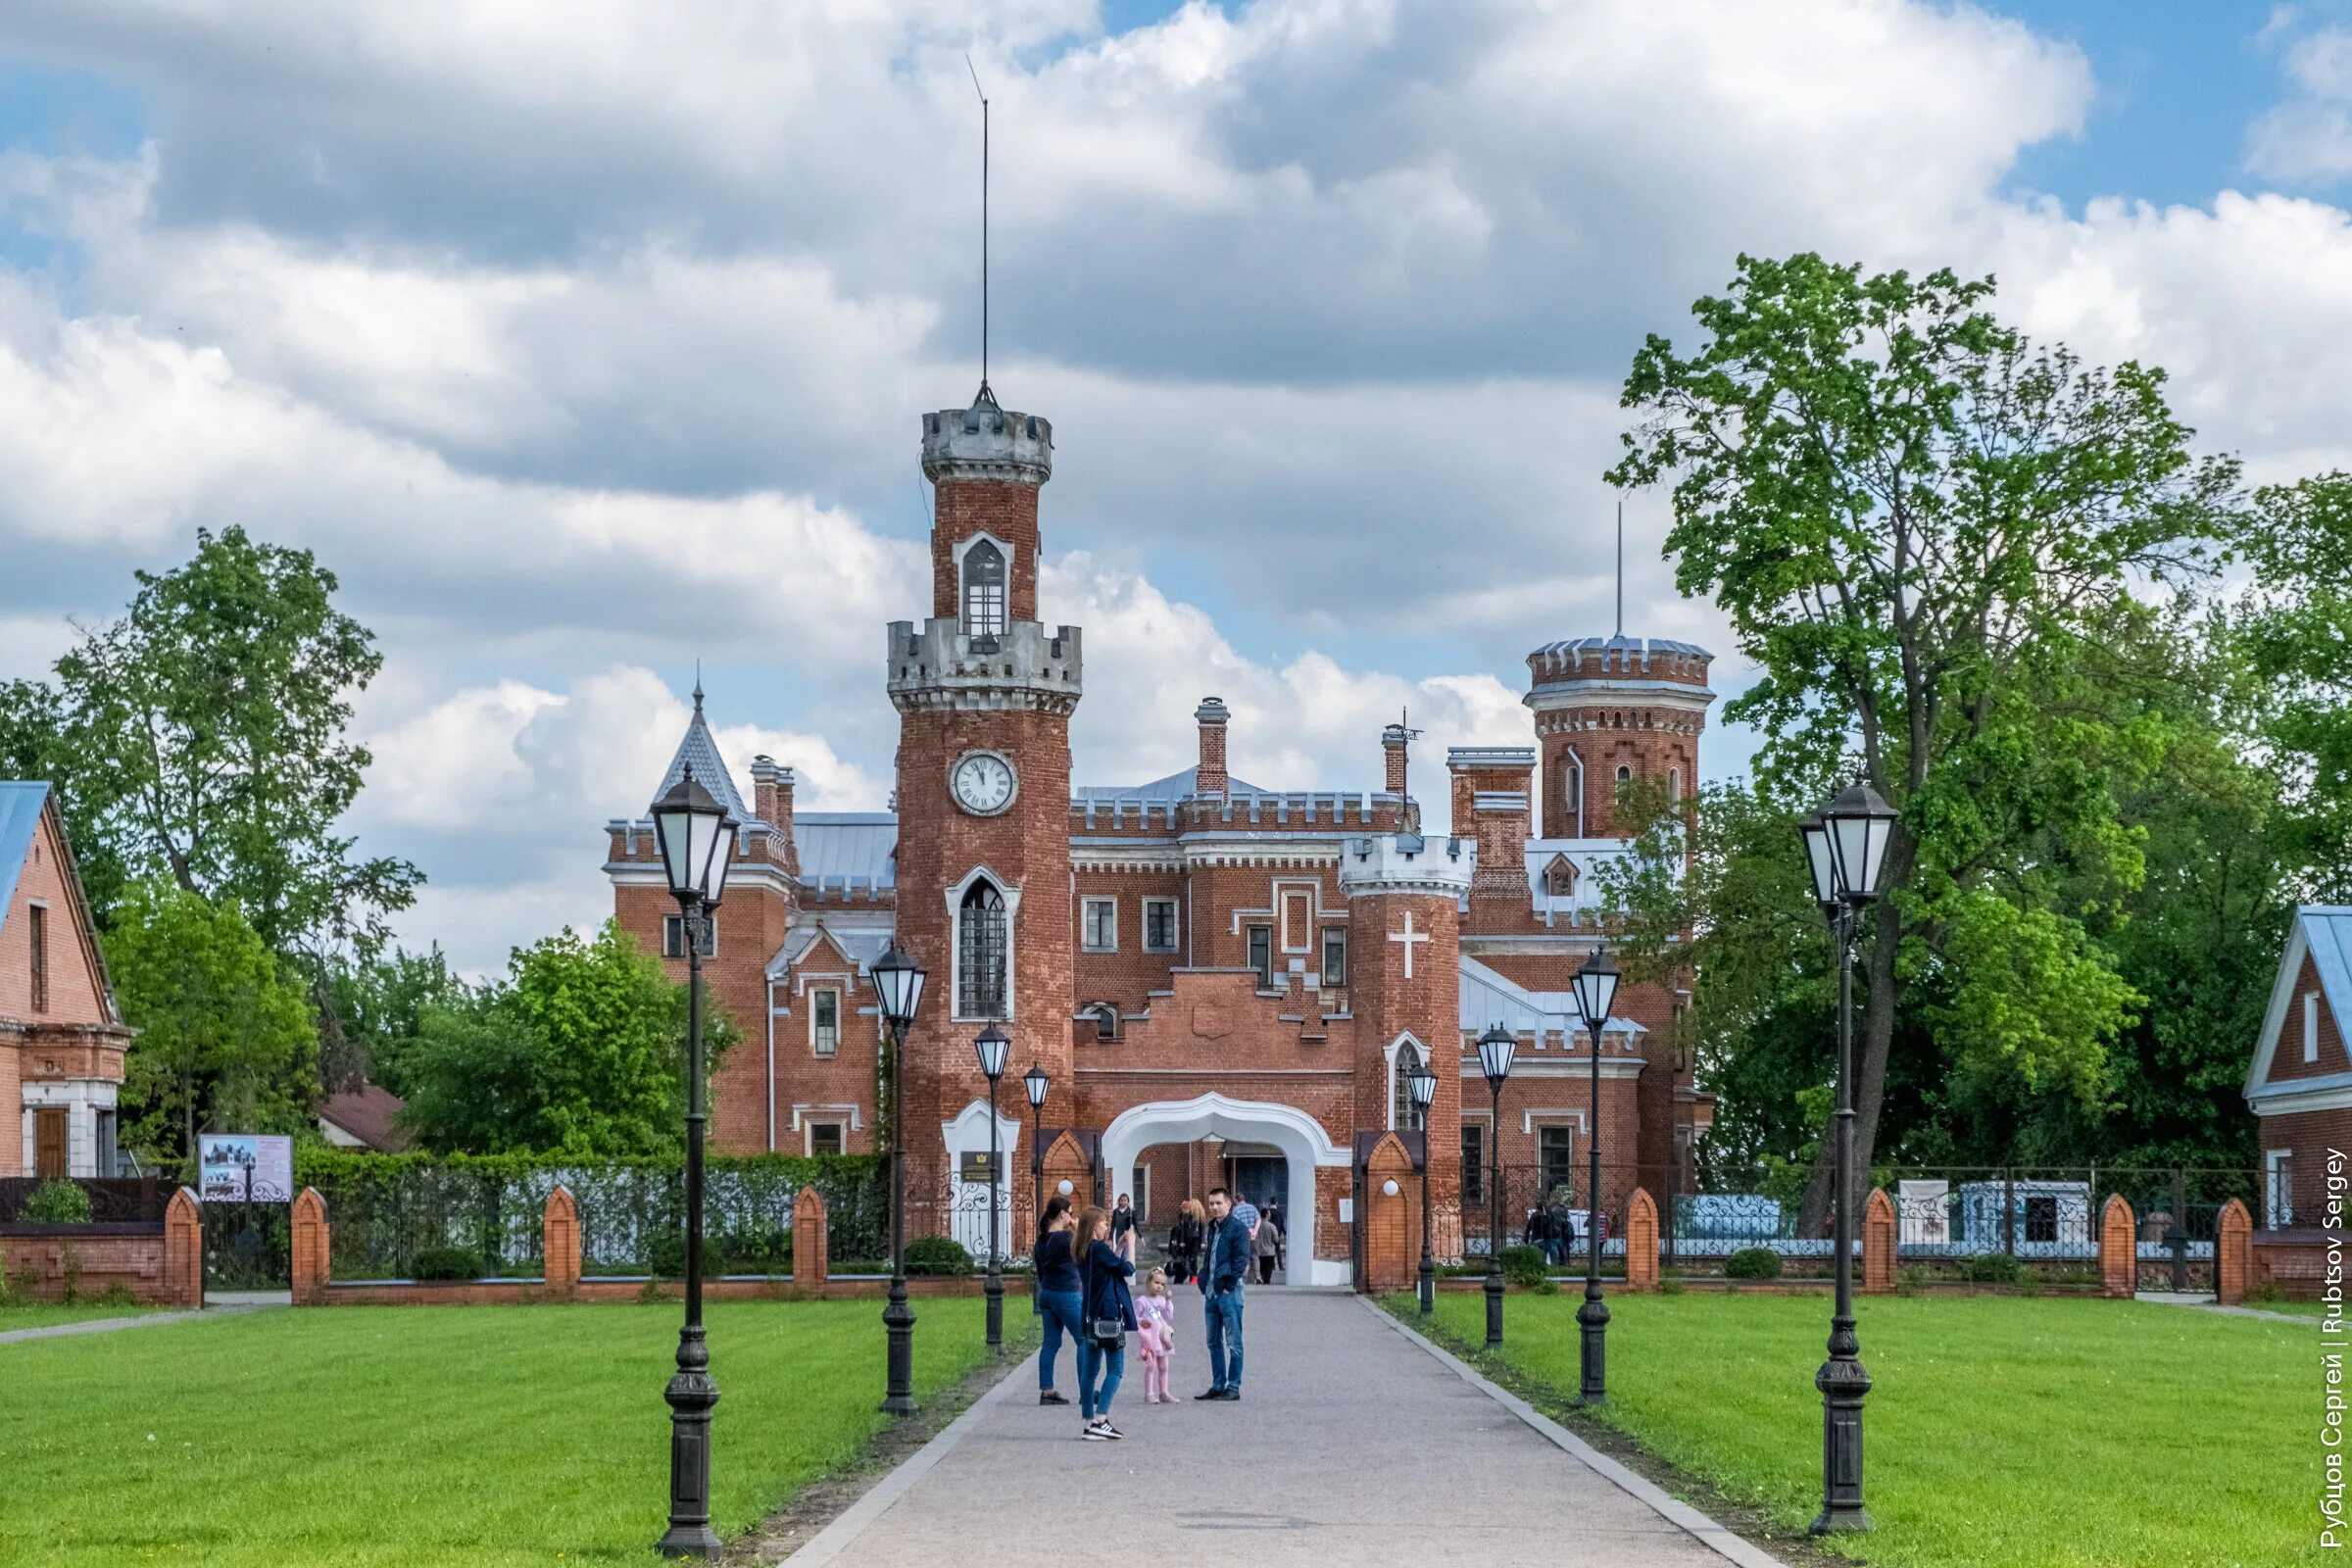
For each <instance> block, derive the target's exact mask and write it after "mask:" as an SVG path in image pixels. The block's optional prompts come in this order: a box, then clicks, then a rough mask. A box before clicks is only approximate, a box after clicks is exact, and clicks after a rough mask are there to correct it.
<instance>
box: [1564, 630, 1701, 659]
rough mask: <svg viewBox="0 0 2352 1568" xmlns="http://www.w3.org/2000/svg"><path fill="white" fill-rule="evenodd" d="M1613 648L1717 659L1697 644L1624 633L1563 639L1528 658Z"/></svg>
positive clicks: (1635, 651) (1594, 651)
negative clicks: (1612, 635) (1631, 635)
mask: <svg viewBox="0 0 2352 1568" xmlns="http://www.w3.org/2000/svg"><path fill="white" fill-rule="evenodd" d="M1613 648H1621V649H1624V650H1625V651H1626V652H1627V653H1631V654H1639V653H1642V652H1643V651H1645V650H1646V651H1647V652H1649V653H1653V654H1692V655H1695V656H1697V657H1698V658H1700V659H1713V658H1714V657H1715V656H1714V655H1713V654H1710V653H1708V652H1707V651H1706V650H1705V649H1704V648H1701V647H1699V646H1698V644H1696V643H1678V642H1675V641H1673V640H1671V639H1669V638H1665V637H1627V636H1625V635H1623V634H1622V633H1621V634H1619V635H1618V636H1615V637H1563V638H1562V639H1560V640H1559V641H1558V642H1556V643H1545V644H1544V646H1543V647H1541V648H1538V649H1537V650H1536V651H1535V652H1534V653H1531V654H1529V655H1528V656H1527V657H1528V658H1530V659H1539V658H1542V657H1544V656H1545V655H1547V654H1568V653H1576V652H1579V651H1582V652H1586V653H1598V652H1601V651H1603V650H1605V649H1613Z"/></svg>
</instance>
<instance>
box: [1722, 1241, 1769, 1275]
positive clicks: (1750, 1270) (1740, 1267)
mask: <svg viewBox="0 0 2352 1568" xmlns="http://www.w3.org/2000/svg"><path fill="white" fill-rule="evenodd" d="M1723 1277H1724V1278H1725V1279H1727V1280H1777V1279H1779V1278H1780V1277H1781V1254H1780V1253H1778V1252H1776V1251H1774V1250H1772V1249H1771V1248H1769V1247H1742V1248H1741V1249H1740V1250H1738V1251H1737V1252H1734V1253H1733V1254H1732V1255H1731V1256H1729V1257H1727V1258H1725V1259H1724V1260H1723Z"/></svg>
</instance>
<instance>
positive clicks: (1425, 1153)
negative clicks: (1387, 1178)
mask: <svg viewBox="0 0 2352 1568" xmlns="http://www.w3.org/2000/svg"><path fill="white" fill-rule="evenodd" d="M1404 1086H1405V1088H1406V1089H1408V1090H1410V1091H1411V1092H1412V1097H1413V1114H1414V1115H1416V1116H1418V1117H1420V1118H1421V1315H1422V1316H1423V1317H1427V1316H1429V1314H1430V1313H1432V1312H1434V1311H1436V1310H1437V1305H1438V1263H1437V1258H1436V1257H1435V1256H1434V1255H1432V1253H1431V1252H1430V1250H1429V1249H1430V1240H1429V1178H1430V1175H1431V1165H1430V1158H1429V1106H1430V1102H1432V1101H1434V1100H1436V1099H1437V1098H1438V1075H1437V1074H1436V1073H1434V1072H1431V1071H1430V1070H1429V1063H1428V1062H1426V1061H1422V1060H1419V1059H1415V1061H1414V1062H1413V1070H1412V1071H1411V1072H1409V1073H1406V1074H1405V1075H1404Z"/></svg>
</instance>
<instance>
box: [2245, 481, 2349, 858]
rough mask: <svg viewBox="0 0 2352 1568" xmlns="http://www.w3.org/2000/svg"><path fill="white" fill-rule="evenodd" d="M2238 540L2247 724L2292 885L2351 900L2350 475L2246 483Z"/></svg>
mask: <svg viewBox="0 0 2352 1568" xmlns="http://www.w3.org/2000/svg"><path fill="white" fill-rule="evenodd" d="M2240 544H2241V547H2242V554H2243V555H2244V558H2245V560H2246V562H2247V564H2249V565H2251V566H2252V567H2253V570H2254V584H2253V590H2252V592H2251V593H2250V594H2249V595H2248V596H2247V601H2246V604H2245V607H2244V609H2243V611H2242V613H2241V615H2240V619H2239V622H2238V625H2239V633H2240V636H2241V638H2242V640H2243V643H2244V647H2245V651H2246V656H2247V659H2248V661H2249V662H2250V664H2251V674H2252V677H2253V679H2254V681H2255V682H2256V683H2257V684H2258V688H2259V690H2260V691H2261V693H2262V701H2261V703H2260V706H2259V708H2258V710H2257V711H2255V713H2254V714H2253V715H2252V716H2253V727H2254V730H2255V733H2256V736H2257V738H2258V740H2259V742H2260V743H2261V746H2262V749H2263V752H2264V754H2265V756H2266V757H2267V759H2268V760H2270V762H2271V764H2272V765H2273V767H2274V768H2275V769H2276V770H2277V772H2278V776H2279V780H2280V784H2281V791H2282V795H2283V800H2282V802H2281V804H2282V806H2283V808H2284V809H2283V811H2282V813H2281V819H2280V827H2281V829H2282V832H2283V834H2284V835H2285V837H2286V838H2287V840H2288V843H2289V846H2290V853H2291V854H2292V856H2293V858H2294V860H2295V863H2296V865H2297V866H2298V869H2299V872H2300V874H2299V876H2298V878H2297V882H2298V886H2299V889H2300V891H2301V892H2303V893H2304V894H2305V895H2307V896H2308V897H2311V898H2314V899H2318V900H2324V901H2327V902H2333V903H2341V902H2344V901H2346V900H2352V473H2346V472H2343V471H2341V470H2338V471H2336V472H2332V473H2326V474H2321V475H2318V476H2317V477H2314V478H2310V479H2305V480H2302V481H2301V482H2299V483H2296V484H2288V485H2269V486H2266V487H2264V488H2263V489H2260V490H2257V491H2256V492H2255V493H2254V506H2253V508H2252V510H2251V512H2250V514H2249V515H2248V518H2247V526H2246V529H2245V531H2244V533H2243V535H2242V536H2241V539H2240Z"/></svg>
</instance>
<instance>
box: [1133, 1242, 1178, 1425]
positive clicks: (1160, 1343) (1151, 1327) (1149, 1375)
mask: <svg viewBox="0 0 2352 1568" xmlns="http://www.w3.org/2000/svg"><path fill="white" fill-rule="evenodd" d="M1135 1343H1136V1348H1138V1349H1140V1350H1142V1351H1143V1353H1144V1402H1145V1403H1146V1404H1174V1403H1175V1402H1176V1400H1175V1398H1174V1397H1172V1396H1170V1395H1169V1393H1168V1361H1169V1358H1170V1357H1172V1356H1174V1355H1175V1353H1176V1303H1175V1302H1174V1301H1173V1300H1171V1299H1169V1298H1168V1271H1167V1270H1166V1269H1164V1268H1155V1269H1153V1270H1152V1273H1151V1275H1150V1276H1149V1277H1148V1278H1147V1279H1146V1281H1145V1282H1144V1294H1143V1295H1142V1296H1141V1297H1139V1298H1137V1299H1136V1303H1135Z"/></svg>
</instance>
